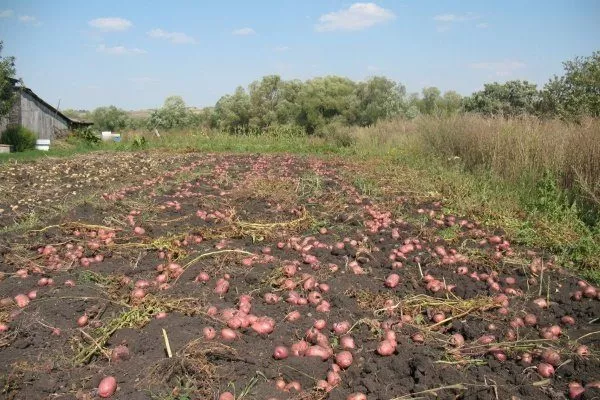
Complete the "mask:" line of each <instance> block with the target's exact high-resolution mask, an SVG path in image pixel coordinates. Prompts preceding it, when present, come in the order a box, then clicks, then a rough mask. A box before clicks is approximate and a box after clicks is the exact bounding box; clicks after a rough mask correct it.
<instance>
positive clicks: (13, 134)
mask: <svg viewBox="0 0 600 400" xmlns="http://www.w3.org/2000/svg"><path fill="white" fill-rule="evenodd" d="M36 140H37V137H36V135H35V133H33V132H31V131H30V130H29V129H27V128H23V127H22V126H13V127H10V128H8V129H6V130H5V131H4V132H2V136H1V137H0V143H2V144H8V145H11V146H13V147H14V149H15V151H25V150H30V149H33V148H35V141H36Z"/></svg>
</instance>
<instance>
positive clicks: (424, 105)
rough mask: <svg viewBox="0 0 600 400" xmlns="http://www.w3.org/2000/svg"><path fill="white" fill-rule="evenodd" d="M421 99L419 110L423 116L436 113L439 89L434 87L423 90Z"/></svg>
mask: <svg viewBox="0 0 600 400" xmlns="http://www.w3.org/2000/svg"><path fill="white" fill-rule="evenodd" d="M422 93H423V99H422V100H421V107H420V110H421V112H422V113H423V114H430V115H431V114H434V113H436V111H437V109H438V106H439V104H440V100H441V96H440V95H441V92H440V89H438V88H436V87H435V86H431V87H426V88H424V89H423V92H422Z"/></svg>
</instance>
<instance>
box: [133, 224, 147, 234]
mask: <svg viewBox="0 0 600 400" xmlns="http://www.w3.org/2000/svg"><path fill="white" fill-rule="evenodd" d="M133 233H134V234H136V235H138V236H141V235H143V234H144V233H146V230H145V229H144V228H142V227H141V226H136V227H135V228H133Z"/></svg>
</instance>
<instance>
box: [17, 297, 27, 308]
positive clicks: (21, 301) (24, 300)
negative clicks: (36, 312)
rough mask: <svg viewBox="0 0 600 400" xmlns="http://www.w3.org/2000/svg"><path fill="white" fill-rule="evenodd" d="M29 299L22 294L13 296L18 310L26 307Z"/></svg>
mask: <svg viewBox="0 0 600 400" xmlns="http://www.w3.org/2000/svg"><path fill="white" fill-rule="evenodd" d="M29 301H30V299H29V297H27V295H24V294H18V295H16V296H15V303H17V306H18V307H19V308H24V307H27V305H28V304H29Z"/></svg>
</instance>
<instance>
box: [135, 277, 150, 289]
mask: <svg viewBox="0 0 600 400" xmlns="http://www.w3.org/2000/svg"><path fill="white" fill-rule="evenodd" d="M135 287H136V288H138V289H146V288H148V287H150V282H148V281H147V280H145V279H140V280H138V281H136V282H135Z"/></svg>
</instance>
